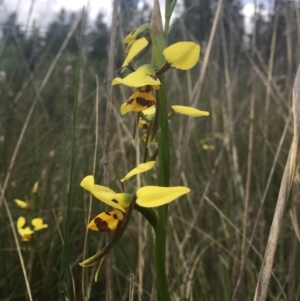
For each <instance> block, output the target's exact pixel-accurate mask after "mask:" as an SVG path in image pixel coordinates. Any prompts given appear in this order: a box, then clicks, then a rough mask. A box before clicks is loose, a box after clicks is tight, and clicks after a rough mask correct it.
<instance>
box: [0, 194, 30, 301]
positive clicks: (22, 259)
mask: <svg viewBox="0 0 300 301" xmlns="http://www.w3.org/2000/svg"><path fill="white" fill-rule="evenodd" d="M3 204H4V207H5V210H6V213H7V216H8V219H9V222H10V225H11V230H12V232H13V236H14V241H15V244H16V247H17V252H18V257H19V260H20V264H21V268H22V272H23V276H24V280H25V285H26V290H27V294H28V299H29V301H33V299H32V292H31V288H30V284H29V279H28V275H27V272H26V267H25V263H24V258H23V255H22V252H21V248H20V244H19V239H18V235H17V232H16V229H15V223H14V221H13V218H12V215H11V211H10V209H9V206H8V204H7V201H6V199H5V197H3Z"/></svg>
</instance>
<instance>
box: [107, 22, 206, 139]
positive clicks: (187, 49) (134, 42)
mask: <svg viewBox="0 0 300 301" xmlns="http://www.w3.org/2000/svg"><path fill="white" fill-rule="evenodd" d="M149 32H151V28H150V26H149V24H144V25H142V26H140V27H139V28H138V29H136V30H134V31H133V32H131V33H130V34H129V35H128V36H127V37H126V38H125V39H124V43H125V44H127V48H126V53H127V56H126V58H125V60H124V63H123V65H122V67H123V71H124V70H125V69H128V70H130V71H132V72H131V73H129V74H128V75H127V76H125V77H124V78H120V77H117V78H115V79H114V80H113V82H112V85H118V84H122V85H125V86H127V87H130V88H135V91H134V92H133V94H132V95H131V96H129V98H128V100H127V102H125V103H123V104H121V107H120V112H121V114H122V115H124V114H127V113H128V112H137V113H139V115H140V116H141V118H140V120H141V119H144V121H142V122H140V125H141V123H142V128H143V129H148V132H147V133H144V134H143V136H142V140H143V141H147V140H148V134H149V127H150V126H151V123H152V122H153V120H154V116H155V111H156V110H155V107H156V103H157V101H156V93H157V91H158V90H159V89H160V85H161V81H160V79H159V76H160V75H161V74H163V73H164V72H166V71H167V70H168V69H170V68H176V69H180V70H188V69H191V68H192V67H194V66H195V64H196V63H197V62H198V60H199V56H200V46H199V45H198V44H196V43H194V42H177V43H175V44H172V45H171V46H169V47H167V48H165V49H164V50H163V56H164V59H165V62H164V64H163V65H162V66H154V65H152V64H143V65H141V66H139V67H137V68H135V65H136V64H137V61H138V59H139V58H140V57H141V56H142V55H143V54H144V53H145V51H146V50H147V49H148V48H149V45H150V44H151V34H149ZM140 112H143V113H144V115H143V114H141V113H140ZM174 113H179V114H184V115H188V116H192V117H201V116H208V115H209V113H208V112H206V111H200V110H198V109H196V108H191V107H185V106H173V107H172V111H171V113H170V118H171V117H172V116H173V115H174ZM149 114H150V115H151V116H152V118H151V119H150V118H147V117H146V116H147V115H149ZM143 117H146V118H143ZM151 141H156V138H155V133H154V134H153V135H152V139H151Z"/></svg>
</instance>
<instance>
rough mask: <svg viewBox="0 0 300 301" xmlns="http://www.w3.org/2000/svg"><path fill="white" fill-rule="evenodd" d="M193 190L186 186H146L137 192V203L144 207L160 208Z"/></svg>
mask: <svg viewBox="0 0 300 301" xmlns="http://www.w3.org/2000/svg"><path fill="white" fill-rule="evenodd" d="M190 191H191V190H190V189H189V188H188V187H184V186H175V187H161V186H144V187H142V188H140V189H138V190H137V192H136V197H137V199H136V203H137V204H138V205H140V206H142V207H147V208H150V207H158V206H162V205H165V204H168V203H170V202H172V201H174V200H175V199H177V198H179V197H180V196H182V195H184V194H187V193H188V192H190Z"/></svg>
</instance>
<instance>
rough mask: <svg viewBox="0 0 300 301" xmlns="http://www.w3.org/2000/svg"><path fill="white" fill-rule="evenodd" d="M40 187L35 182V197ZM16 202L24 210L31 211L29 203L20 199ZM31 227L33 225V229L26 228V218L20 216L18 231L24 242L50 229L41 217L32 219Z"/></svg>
mask: <svg viewBox="0 0 300 301" xmlns="http://www.w3.org/2000/svg"><path fill="white" fill-rule="evenodd" d="M38 186H39V183H38V182H35V183H34V185H33V188H32V194H33V195H34V194H35V193H37V190H38ZM14 201H15V203H16V204H17V205H18V206H19V207H20V208H22V209H27V210H29V209H31V208H30V205H29V202H25V201H23V200H20V199H15V200H14ZM31 225H32V226H31V227H30V226H26V219H25V217H24V216H19V218H18V220H17V230H18V233H19V234H20V236H21V238H22V241H30V240H31V239H32V235H33V234H34V232H36V231H40V230H43V229H45V228H48V225H47V224H44V222H43V219H42V218H40V217H36V218H33V219H31Z"/></svg>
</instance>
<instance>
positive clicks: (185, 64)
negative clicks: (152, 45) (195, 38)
mask: <svg viewBox="0 0 300 301" xmlns="http://www.w3.org/2000/svg"><path fill="white" fill-rule="evenodd" d="M163 54H164V56H165V59H166V61H167V62H168V63H169V64H170V65H171V67H173V68H177V69H181V70H188V69H191V68H193V67H194V66H195V65H196V63H197V62H198V60H199V56H200V46H199V45H198V44H196V43H194V42H178V43H175V44H172V45H171V46H169V47H167V48H165V50H164V51H163Z"/></svg>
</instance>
